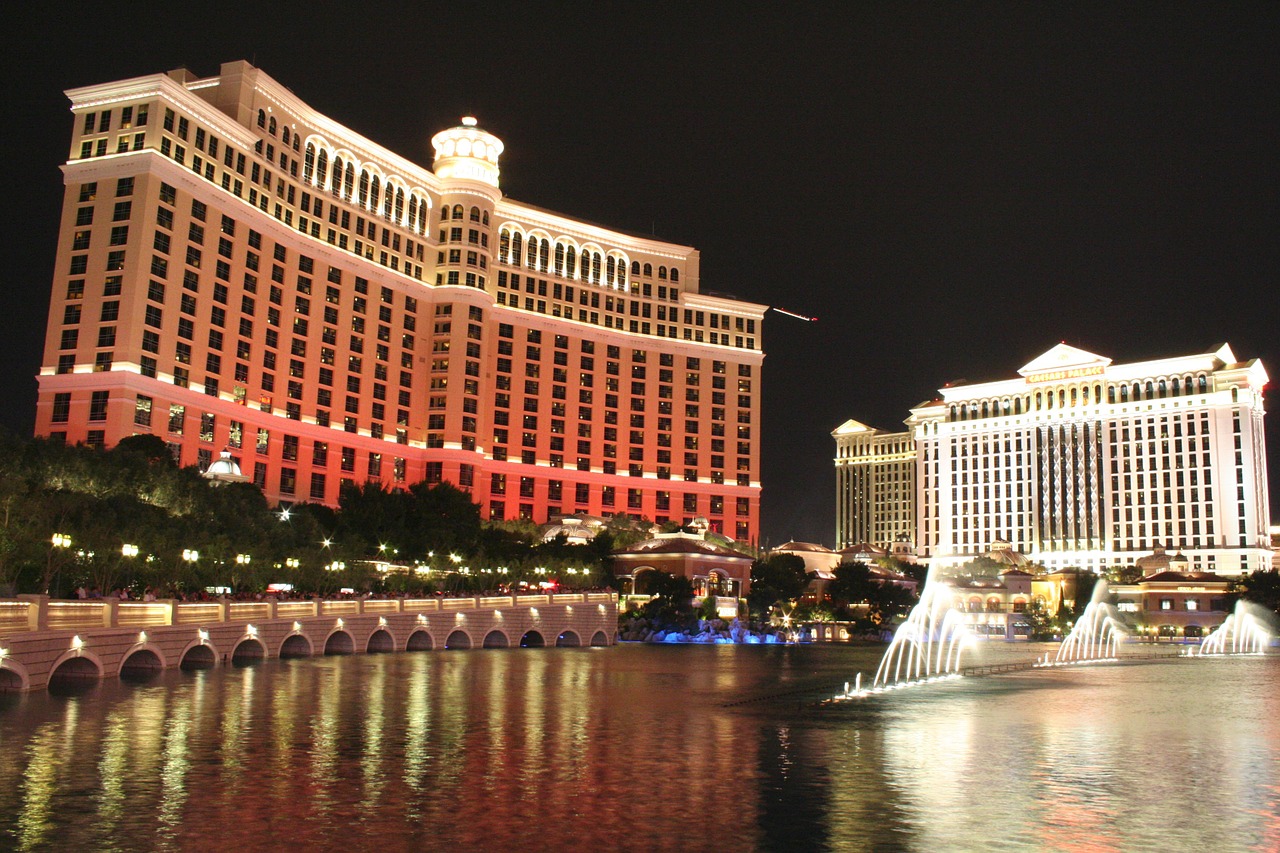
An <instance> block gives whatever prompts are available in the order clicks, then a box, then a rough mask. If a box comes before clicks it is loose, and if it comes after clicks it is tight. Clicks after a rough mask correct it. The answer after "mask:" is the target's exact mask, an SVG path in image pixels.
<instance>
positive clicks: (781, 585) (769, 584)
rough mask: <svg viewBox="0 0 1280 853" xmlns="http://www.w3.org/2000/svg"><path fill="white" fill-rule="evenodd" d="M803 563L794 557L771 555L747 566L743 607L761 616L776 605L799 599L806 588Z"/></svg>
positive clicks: (790, 555) (792, 555) (807, 580)
mask: <svg viewBox="0 0 1280 853" xmlns="http://www.w3.org/2000/svg"><path fill="white" fill-rule="evenodd" d="M809 580H810V578H809V574H808V573H807V572H806V571H805V565H804V560H803V559H802V558H800V557H798V556H796V555H795V554H771V555H770V556H768V557H765V558H764V559H762V560H755V561H753V562H752V563H751V592H750V593H748V595H747V606H748V607H749V608H750V610H751V613H752V614H753V615H758V616H762V617H763V616H765V615H766V614H768V612H769V610H770V609H771V608H772V607H773V606H774V605H775V604H777V603H779V602H790V601H794V600H795V599H797V598H799V597H800V596H801V595H802V594H803V593H804V589H805V587H806V586H808V584H809Z"/></svg>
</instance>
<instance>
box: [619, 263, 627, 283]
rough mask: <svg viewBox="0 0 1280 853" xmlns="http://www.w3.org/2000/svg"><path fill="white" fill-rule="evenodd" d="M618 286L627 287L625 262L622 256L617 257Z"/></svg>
mask: <svg viewBox="0 0 1280 853" xmlns="http://www.w3.org/2000/svg"><path fill="white" fill-rule="evenodd" d="M618 287H620V288H621V289H623V290H626V289H627V262H626V260H625V259H624V258H618Z"/></svg>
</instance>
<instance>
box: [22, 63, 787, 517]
mask: <svg viewBox="0 0 1280 853" xmlns="http://www.w3.org/2000/svg"><path fill="white" fill-rule="evenodd" d="M67 94H68V96H69V98H70V99H71V110H72V113H73V115H74V128H73V134H72V139H71V146H70V150H69V156H68V160H67V163H66V165H65V166H63V167H62V168H63V173H64V177H65V184H66V197H65V201H64V204H63V210H62V226H61V233H60V238H59V244H58V255H57V261H56V268H55V271H54V279H53V296H52V299H51V305H50V310H49V325H48V335H47V338H46V342H45V350H44V360H43V365H42V367H41V370H40V378H39V406H38V413H37V421H36V432H37V434H39V435H44V436H53V437H58V438H62V439H65V440H66V441H69V442H85V443H88V444H91V445H102V446H111V445H113V444H115V443H116V442H117V441H119V440H120V439H121V438H124V437H125V436H129V435H132V434H135V433H143V434H150V435H155V436H158V437H160V438H161V439H163V440H164V441H165V442H167V443H168V444H169V446H170V448H171V449H172V451H173V453H174V454H175V455H176V457H177V458H178V460H179V462H180V463H181V464H183V465H198V466H200V467H201V468H202V469H204V468H207V467H208V465H209V464H210V462H211V461H212V460H213V459H215V458H217V456H218V455H219V454H220V453H221V452H223V451H224V450H225V451H228V452H229V453H230V454H231V455H232V457H233V458H234V459H235V460H236V462H237V463H238V464H239V466H240V468H241V469H242V470H243V471H244V473H245V474H246V475H248V476H250V477H251V478H252V480H253V482H254V483H256V484H257V485H258V486H259V487H261V488H262V489H263V490H264V492H265V493H266V495H267V497H268V498H269V499H270V500H271V501H273V502H283V503H286V504H287V503H294V502H304V501H306V502H316V503H324V504H329V505H334V504H336V503H337V500H338V494H339V490H340V489H341V487H342V486H343V485H344V484H346V483H363V482H369V481H373V482H376V483H380V484H382V485H384V486H386V487H389V488H397V487H405V486H408V485H411V484H414V483H418V482H421V481H425V482H426V483H430V484H435V483H442V482H449V483H453V484H455V485H457V486H459V487H460V488H462V489H464V490H466V491H468V492H469V493H470V494H471V496H472V499H473V500H474V501H475V502H476V503H478V504H479V505H480V507H481V515H482V517H485V518H491V519H514V518H527V519H531V520H533V521H535V522H542V521H545V520H546V519H547V517H548V516H553V515H558V514H562V513H565V514H567V513H573V512H585V513H590V514H593V515H611V514H617V513H628V514H632V515H635V516H644V517H647V518H649V519H651V520H656V521H665V520H675V521H684V520H687V519H690V518H693V517H695V516H702V517H705V518H707V519H708V520H709V521H710V524H711V527H712V528H713V529H715V530H718V531H720V532H723V533H724V534H726V535H728V536H731V537H734V538H737V539H754V538H755V537H756V536H757V531H758V529H759V528H758V525H759V495H760V481H759V469H760V433H759V426H758V424H759V413H760V381H761V363H762V361H763V358H764V354H763V352H762V351H761V321H762V317H763V314H764V311H765V310H766V308H765V306H763V305H756V304H752V303H747V302H742V301H738V300H734V299H728V298H725V297H721V296H715V295H711V294H708V293H703V292H700V288H699V280H698V262H699V257H698V252H697V251H696V250H695V249H692V248H690V247H688V246H680V245H674V244H671V243H664V242H660V241H658V240H654V239H649V238H643V237H636V236H633V235H629V234H624V233H621V232H618V231H611V230H608V229H606V228H602V227H600V226H597V225H593V224H589V223H586V222H582V221H578V220H575V219H572V218H570V217H568V216H564V215H562V214H558V213H552V212H550V211H547V210H543V209H541V208H538V207H533V206H531V205H528V204H523V203H520V202H516V201H512V200H510V199H506V198H504V197H503V195H502V193H501V191H500V190H499V181H498V175H499V170H498V160H499V156H500V155H501V153H502V150H503V144H502V142H501V141H500V140H499V139H498V138H497V137H495V136H493V135H492V134H489V133H487V132H485V131H484V130H482V129H481V128H479V127H478V126H477V125H476V121H475V120H474V119H471V118H465V119H463V120H462V122H461V124H460V125H459V126H458V127H454V128H451V129H448V130H444V131H442V132H440V133H438V134H436V136H435V137H434V138H433V139H432V145H433V147H434V149H435V161H434V165H433V168H432V170H430V171H429V170H427V169H425V168H422V167H421V166H418V165H417V164H415V163H413V162H411V161H409V160H407V159H405V158H403V157H401V156H399V155H396V154H393V153H392V152H390V151H388V150H387V149H385V148H382V147H380V146H379V145H377V144H376V143H374V142H372V141H370V140H368V139H365V138H363V137H361V136H360V135H358V134H356V133H354V132H353V131H351V130H349V129H347V128H345V127H343V126H342V125H340V124H338V123H337V122H335V121H333V120H332V119H330V118H328V117H326V116H324V115H321V114H319V113H317V112H316V111H315V110H313V109H312V108H310V107H308V106H307V105H306V104H305V103H303V102H302V101H300V100H299V99H298V98H297V97H296V96H295V95H294V94H293V93H292V92H290V91H289V90H288V89H287V88H285V87H284V86H282V85H280V84H279V83H277V82H275V81H274V80H272V79H271V78H270V77H268V76H267V75H266V74H265V73H263V72H261V71H259V70H258V69H257V68H254V67H253V66H251V65H249V64H247V63H245V62H233V63H228V64H226V65H224V66H223V67H222V69H221V73H220V74H219V75H218V76H216V77H209V78H197V77H195V76H193V75H191V74H189V73H188V72H186V71H177V72H171V73H168V74H156V75H152V76H147V77H138V78H135V79H131V80H123V81H119V82H115V83H106V84H103V85H98V86H88V87H85V88H80V89H74V90H72V91H70V92H68V93H67Z"/></svg>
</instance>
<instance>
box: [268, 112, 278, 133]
mask: <svg viewBox="0 0 1280 853" xmlns="http://www.w3.org/2000/svg"><path fill="white" fill-rule="evenodd" d="M267 133H269V134H271V135H272V136H275V135H276V117H275V116H272V117H271V118H269V119H268V120H267Z"/></svg>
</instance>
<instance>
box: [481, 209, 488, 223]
mask: <svg viewBox="0 0 1280 853" xmlns="http://www.w3.org/2000/svg"><path fill="white" fill-rule="evenodd" d="M480 224H481V225H488V224H489V211H487V210H486V211H485V212H484V213H482V214H480Z"/></svg>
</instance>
